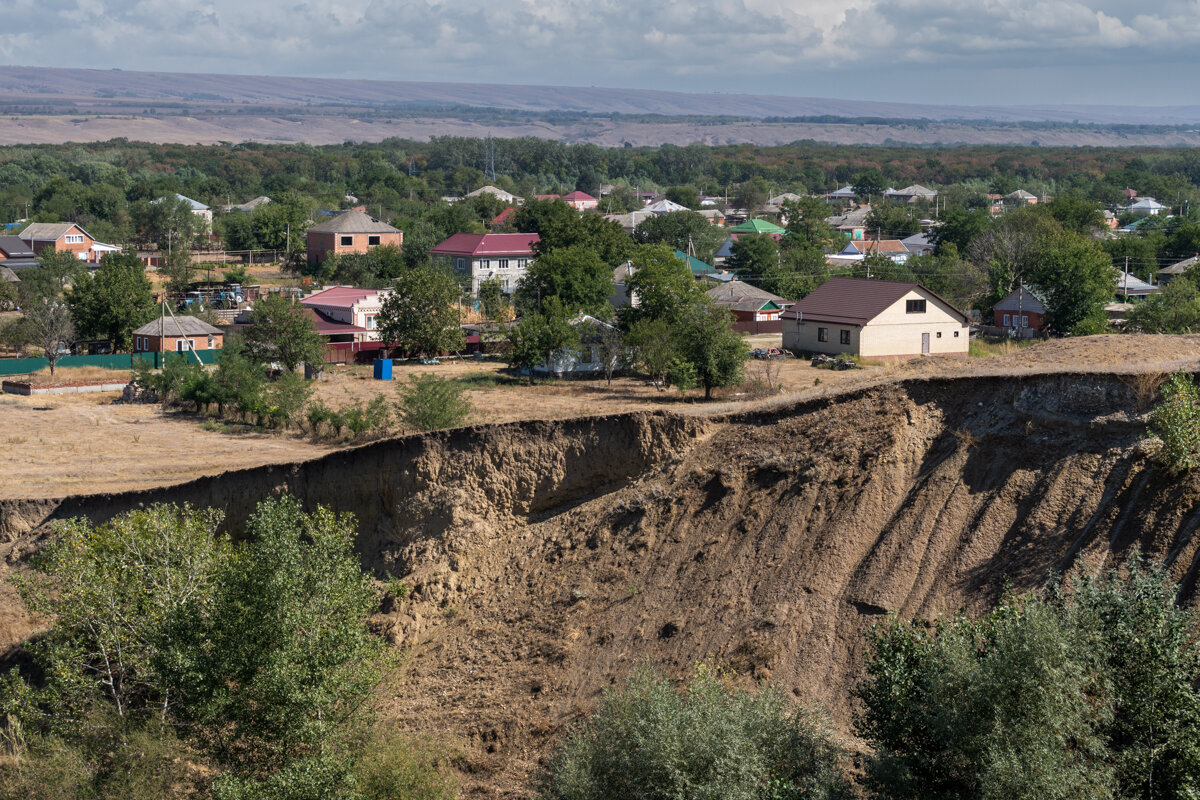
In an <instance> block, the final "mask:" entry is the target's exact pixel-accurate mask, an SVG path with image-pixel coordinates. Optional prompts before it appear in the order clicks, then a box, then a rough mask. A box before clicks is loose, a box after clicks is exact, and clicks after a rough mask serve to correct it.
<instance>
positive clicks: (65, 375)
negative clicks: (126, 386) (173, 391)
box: [5, 367, 133, 386]
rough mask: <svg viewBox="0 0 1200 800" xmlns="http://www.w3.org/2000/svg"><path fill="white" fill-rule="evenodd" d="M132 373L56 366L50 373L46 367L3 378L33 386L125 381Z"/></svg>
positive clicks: (117, 370) (100, 368)
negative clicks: (26, 373)
mask: <svg viewBox="0 0 1200 800" xmlns="http://www.w3.org/2000/svg"><path fill="white" fill-rule="evenodd" d="M132 375H133V373H132V372H130V371H129V370H122V369H104V368H103V367H56V368H55V370H54V374H53V375H51V374H50V368H49V367H46V368H45V369H40V370H38V371H37V372H31V373H29V374H28V375H11V376H8V377H7V378H5V380H11V381H25V382H28V383H32V384H34V385H35V386H46V385H49V384H55V383H101V382H103V383H127V382H128V381H129V379H130V377H132Z"/></svg>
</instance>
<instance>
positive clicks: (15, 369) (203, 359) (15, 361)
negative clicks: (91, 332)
mask: <svg viewBox="0 0 1200 800" xmlns="http://www.w3.org/2000/svg"><path fill="white" fill-rule="evenodd" d="M160 355H161V354H160V353H133V354H130V353H114V354H112V355H106V356H63V357H62V358H60V359H59V360H58V364H57V366H58V367H100V368H101V369H118V370H130V369H133V361H134V359H138V360H139V361H143V360H144V361H148V362H150V363H151V364H152V365H153V366H155V367H161V366H162V361H161V359H160ZM166 355H167V356H174V355H182V354H176V353H167V354H166ZM196 356H199V357H200V363H202V364H209V365H211V364H216V363H217V359H219V358H220V357H221V351H220V350H197V351H196ZM187 358H188V359H189V360H191V359H193V358H195V356H193V355H191V354H190V353H189V354H187ZM49 366H50V362H49V361H47V360H46V359H44V358H0V375H25V374H27V373H30V372H37V371H38V370H40V369H46V368H47V367H49Z"/></svg>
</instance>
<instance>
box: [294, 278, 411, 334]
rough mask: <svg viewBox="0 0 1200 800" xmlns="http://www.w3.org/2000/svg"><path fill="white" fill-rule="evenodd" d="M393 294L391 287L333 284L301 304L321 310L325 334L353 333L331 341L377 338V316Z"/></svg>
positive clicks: (321, 326)
mask: <svg viewBox="0 0 1200 800" xmlns="http://www.w3.org/2000/svg"><path fill="white" fill-rule="evenodd" d="M389 294H391V289H358V288H355V287H353V286H331V287H329V288H328V289H322V290H321V291H319V292H314V293H313V294H310V295H309V296H308V297H305V298H302V299H301V300H300V305H302V306H304V307H305V308H307V309H311V310H312V311H315V312H317V321H318V322H320V323H322V324H321V325H318V330H319V332H320V333H321V334H322V335H323V336H327V337H334V336H335V335H336V334H350V335H351V337H350V338H349V339H347V338H345V337H344V336H339V337H337V338H336V339H335V338H331V339H330V340H331V341H354V342H377V341H379V331H378V329H377V327H378V326H377V323H376V318H377V317H378V316H379V311H380V310H381V309H382V308H383V299H384V298H385V297H387V296H388V295H389ZM322 328H323V330H322Z"/></svg>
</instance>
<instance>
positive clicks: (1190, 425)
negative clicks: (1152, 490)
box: [1150, 371, 1200, 472]
mask: <svg viewBox="0 0 1200 800" xmlns="http://www.w3.org/2000/svg"><path fill="white" fill-rule="evenodd" d="M1150 430H1151V432H1152V433H1153V434H1154V435H1155V436H1157V437H1158V440H1159V441H1160V442H1161V445H1160V447H1159V451H1158V460H1159V462H1161V463H1162V464H1163V465H1164V466H1166V468H1167V469H1168V470H1170V471H1171V472H1186V471H1187V470H1190V469H1193V468H1194V467H1196V466H1197V465H1200V387H1197V386H1196V383H1195V382H1194V381H1193V380H1192V378H1191V376H1189V375H1188V374H1187V373H1186V372H1182V371H1181V372H1176V373H1175V374H1174V375H1172V376H1171V379H1170V380H1168V381H1167V383H1166V385H1165V386H1163V388H1162V393H1161V395H1160V399H1159V402H1158V404H1157V405H1156V406H1155V407H1154V410H1153V411H1152V412H1151V414H1150Z"/></svg>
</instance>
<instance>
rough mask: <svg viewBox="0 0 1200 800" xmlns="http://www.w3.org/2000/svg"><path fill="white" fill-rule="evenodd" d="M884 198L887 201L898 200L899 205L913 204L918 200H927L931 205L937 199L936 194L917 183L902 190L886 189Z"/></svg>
mask: <svg viewBox="0 0 1200 800" xmlns="http://www.w3.org/2000/svg"><path fill="white" fill-rule="evenodd" d="M884 196H885V197H887V198H888V199H889V200H898V201H900V202H901V203H915V202H917V201H919V200H928V201H929V202H931V203H932V202H933V200H934V198H935V197H937V192H935V191H934V190H933V189H929V188H927V187H925V186H922V185H921V184H919V183H914V184H913V185H912V186H905V187H904V188H903V189H888V190H887V191H886V192H884Z"/></svg>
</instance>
